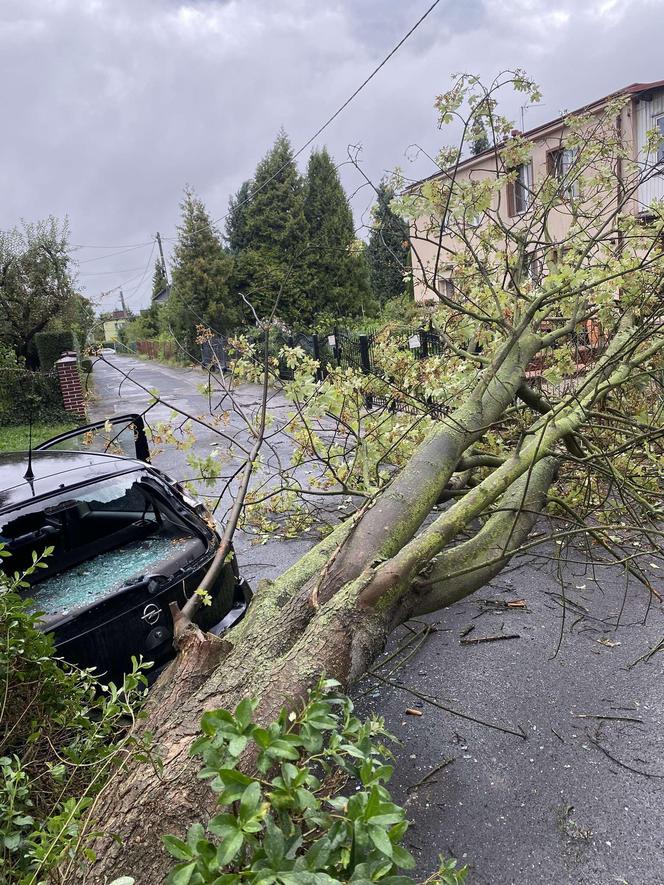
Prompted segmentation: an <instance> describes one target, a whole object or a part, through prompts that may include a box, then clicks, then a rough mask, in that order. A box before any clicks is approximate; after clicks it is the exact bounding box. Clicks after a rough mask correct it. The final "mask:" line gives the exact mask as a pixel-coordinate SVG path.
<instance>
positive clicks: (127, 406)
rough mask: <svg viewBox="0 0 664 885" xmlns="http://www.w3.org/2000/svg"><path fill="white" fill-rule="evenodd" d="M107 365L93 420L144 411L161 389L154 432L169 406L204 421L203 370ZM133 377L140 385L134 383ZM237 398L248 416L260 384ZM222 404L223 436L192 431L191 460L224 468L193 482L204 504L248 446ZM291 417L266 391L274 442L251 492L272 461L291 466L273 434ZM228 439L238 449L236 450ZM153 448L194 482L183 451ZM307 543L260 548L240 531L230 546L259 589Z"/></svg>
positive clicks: (130, 360) (179, 475)
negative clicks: (209, 460)
mask: <svg viewBox="0 0 664 885" xmlns="http://www.w3.org/2000/svg"><path fill="white" fill-rule="evenodd" d="M104 359H105V360H108V363H106V362H102V361H97V362H96V363H95V366H94V373H93V374H94V397H93V400H92V403H91V406H90V409H89V412H90V418H91V419H92V420H96V419H104V418H107V417H110V416H113V415H121V414H125V413H127V412H141V413H142V412H143V411H144V410H145V409H146V408H147V407H148V406H150V404H151V403H152V402H153V397H152V394H151V393H150V392H149V391H158V392H159V394H160V396H161V397H163V399H164V400H165V401H166V403H167V404H168V405H164V404H162V403H159V404H158V405H156V406H153V407H152V408H151V409H150V410H149V411H148V413H147V414H146V416H145V417H146V421H148V422H149V423H150V425H151V426H152V427H153V428H156V427H158V425H159V424H160V423H161V422H171V421H172V418H173V409H172V408H171V406H173V407H175V408H176V409H181V410H182V411H183V412H185V413H188V414H190V415H195V416H201V417H203V418H208V419H209V417H210V401H209V399H208V396H207V395H206V394H205V393H202V392H201V386H202V385H204V384H205V383H206V381H207V375H206V373H204V372H202V371H201V370H200V369H196V368H191V369H180V368H172V367H170V366H165V365H162V364H160V363H156V362H153V361H146V360H141V359H138V358H136V357H132V356H117V357H115V356H106V357H105V358H104ZM118 370H119V371H118ZM121 373H122V374H121ZM124 376H129V378H128V379H127V378H126V377H124ZM132 379H135V381H136V382H138V383H133V380H132ZM139 385H140V386H139ZM234 398H235V402H236V403H237V404H238V406H239V407H240V408H241V409H242V410H243V412H244V414H245V416H246V417H251V416H253V415H255V414H256V413H257V411H258V409H259V408H260V405H261V401H262V391H261V389H260V387H258V386H257V385H252V384H247V385H243V386H242V387H241V388H238V390H236V391H235V393H234ZM220 401H221V394H217V395H215V396H214V397H213V398H212V403H213V406H215V414H217V415H219V414H221V413H225V414H226V420H224V421H222V422H220V424H219V430H220V431H222V432H223V434H224V438H222V437H220V436H219V434H218V433H216V432H215V431H214V430H207V429H206V428H204V427H201V426H200V425H193V426H194V428H195V436H196V443H195V446H194V450H193V451H194V452H195V454H196V455H197V456H199V457H205V456H207V455H210V454H212V453H214V454H215V455H218V456H219V461H220V463H221V464H222V475H221V478H220V480H219V481H218V482H216V483H213V484H212V485H209V486H208V485H204V484H202V483H198V484H197V488H198V491H199V493H200V494H203V495H206V496H209V499H208V503H212V502H216V500H217V497H216V496H217V495H219V494H220V493H221V492H222V491H223V488H224V485H225V479H224V478H228V477H230V476H231V475H232V474H233V473H234V472H235V471H236V470H237V468H238V467H239V466H240V465H241V463H242V457H243V452H242V449H241V448H240V447H241V446H244V447H245V448H246V447H248V446H249V445H250V437H249V434H248V432H247V427H246V424H245V422H244V420H243V418H242V417H241V416H240V415H239V414H238V413H237V412H236V411H234V410H233V409H232V408H231V404H230V401H229V400H225V401H223V402H222V404H221V407H220V408H216V406H218V405H219V403H220ZM288 413H289V406H288V403H287V402H286V401H285V400H284V399H283V397H281V396H280V395H279V393H278V392H276V391H271V392H270V399H269V407H268V414H269V417H270V419H271V420H272V421H273V422H274V423H273V426H272V427H271V428H270V434H271V435H273V436H272V438H271V439H270V449H269V451H266V454H265V467H264V469H263V470H262V471H261V470H259V471H257V473H256V476H255V480H254V482H253V485H254V486H256V485H258V484H260V483H263V482H264V481H265V480H266V478H268V477H269V476H270V475H272V471H271V469H270V467H271V465H273V464H275V463H276V461H277V460H279V461H280V462H281V463H282V465H286V464H287V463H288V460H289V458H290V452H291V446H290V444H289V442H288V440H287V439H285V438H283V437H282V436H281V435H280V434H279V433H278V428H279V427H283V426H284V424H286V423H287V420H288ZM233 441H235V443H236V445H233ZM151 448H152V461H153V463H154V465H155V466H156V467H159V468H160V469H161V470H163V471H164V472H166V473H168V474H169V475H170V476H173V477H174V478H176V479H179V480H186V479H190V480H193V479H195V477H196V475H197V474H196V473H195V471H193V470H192V468H191V466H190V465H189V463H188V462H187V456H188V451H187V450H184V449H177V448H175V447H174V446H170V445H164V446H156V447H155V446H154V445H152V447H151ZM300 477H301V474H300ZM301 478H302V477H301ZM236 485H237V483H236V482H231V484H230V487H229V490H228V492H227V493H226V494H225V495H224V496H223V498H222V500H221V502H220V505H219V507H218V510H217V515H218V516H219V518H220V519H221V520H222V521H223V517H224V514H225V513H226V512H227V510H228V508H229V507H230V506H231V504H232V500H233V499H232V492H233V489H234V488H235V487H236ZM312 543H313V539H307V540H302V541H289V542H288V543H283V542H281V541H280V540H278V539H271V540H268V541H267V542H265V543H263V541H262V539H261V538H258V537H257V536H256V534H248V533H244V532H238V533H237V534H236V537H235V541H234V544H235V549H236V553H237V556H238V562H240V563H241V565H242V573H243V576H244V577H245V578H246V579H247V580H248V581H249V583H250V584H251V585H252V586H256V585H257V583H258V581H259V580H260V579H262V578H274V577H275V576H277V575H279V574H281V572H282V571H284V570H285V569H286V568H288V567H289V566H290V565H292V564H293V563H294V562H296V561H297V560H298V559H299V557H300V556H301V555H302V554H303V553H304V552H305V551H306V550H308V549H309V548H310V547H311V545H312Z"/></svg>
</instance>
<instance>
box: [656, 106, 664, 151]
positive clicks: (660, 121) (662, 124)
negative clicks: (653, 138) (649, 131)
mask: <svg viewBox="0 0 664 885" xmlns="http://www.w3.org/2000/svg"><path fill="white" fill-rule="evenodd" d="M655 123H656V125H657V128H658V129H659V134H660V135H661V136H662V141H660V143H659V147H658V148H657V162H658V163H662V162H664V116H661V117H657V119H656V120H655Z"/></svg>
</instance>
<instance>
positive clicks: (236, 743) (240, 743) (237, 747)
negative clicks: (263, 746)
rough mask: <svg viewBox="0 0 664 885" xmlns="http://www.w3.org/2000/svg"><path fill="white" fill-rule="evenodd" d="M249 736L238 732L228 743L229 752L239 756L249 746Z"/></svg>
mask: <svg viewBox="0 0 664 885" xmlns="http://www.w3.org/2000/svg"><path fill="white" fill-rule="evenodd" d="M248 742H249V738H248V737H247V736H246V735H243V734H237V735H235V737H232V738H231V739H230V741H229V743H228V752H229V753H230V754H231V756H239V755H240V754H241V753H242V751H243V750H244V748H245V747H246V746H247V744H248Z"/></svg>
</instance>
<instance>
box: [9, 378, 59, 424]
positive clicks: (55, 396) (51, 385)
mask: <svg viewBox="0 0 664 885" xmlns="http://www.w3.org/2000/svg"><path fill="white" fill-rule="evenodd" d="M30 421H34V422H35V423H36V422H39V423H40V424H58V423H62V422H66V421H71V415H70V413H69V412H67V411H66V410H65V407H64V404H63V402H62V392H61V390H60V382H59V381H58V376H57V373H56V372H55V371H51V372H32V371H30V369H24V368H21V367H19V366H14V367H11V366H4V367H3V366H2V365H0V427H11V426H14V425H16V424H29V423H30Z"/></svg>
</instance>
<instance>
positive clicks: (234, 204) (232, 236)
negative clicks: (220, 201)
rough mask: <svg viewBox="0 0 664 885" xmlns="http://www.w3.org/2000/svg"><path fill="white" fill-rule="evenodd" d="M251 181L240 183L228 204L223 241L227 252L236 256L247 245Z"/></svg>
mask: <svg viewBox="0 0 664 885" xmlns="http://www.w3.org/2000/svg"><path fill="white" fill-rule="evenodd" d="M252 188H253V182H252V181H245V182H243V183H242V185H241V187H240V189H239V190H238V192H237V193H236V194H235V195H234V196H232V197H231V198H230V200H229V202H228V217H227V218H226V234H225V239H226V242H227V243H228V248H229V250H230V251H231V252H232V253H233V254H234V255H236V254H237V253H238V252H241V251H242V249H246V248H247V246H248V245H249V239H248V236H247V210H248V203H249V201H250V200H251V191H252Z"/></svg>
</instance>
